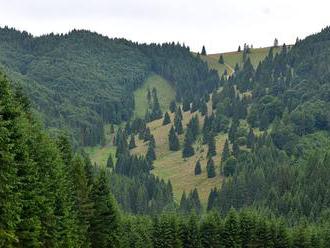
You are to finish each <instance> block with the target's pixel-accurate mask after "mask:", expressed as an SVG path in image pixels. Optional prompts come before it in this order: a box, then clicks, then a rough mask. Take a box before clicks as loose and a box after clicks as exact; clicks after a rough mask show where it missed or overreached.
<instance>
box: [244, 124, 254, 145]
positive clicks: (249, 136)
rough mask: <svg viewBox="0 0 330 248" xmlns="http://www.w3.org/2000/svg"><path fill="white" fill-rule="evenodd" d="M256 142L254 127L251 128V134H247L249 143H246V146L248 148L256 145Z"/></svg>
mask: <svg viewBox="0 0 330 248" xmlns="http://www.w3.org/2000/svg"><path fill="white" fill-rule="evenodd" d="M254 142H255V135H254V132H253V129H252V128H250V131H249V134H248V136H247V144H246V146H247V147H248V148H252V147H253V146H254Z"/></svg>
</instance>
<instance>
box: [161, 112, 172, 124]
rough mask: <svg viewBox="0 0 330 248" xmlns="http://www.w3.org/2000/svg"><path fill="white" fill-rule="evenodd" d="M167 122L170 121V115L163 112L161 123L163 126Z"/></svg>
mask: <svg viewBox="0 0 330 248" xmlns="http://www.w3.org/2000/svg"><path fill="white" fill-rule="evenodd" d="M169 123H171V118H170V115H169V114H168V113H167V112H165V115H164V119H163V125H164V126H165V125H167V124H169Z"/></svg>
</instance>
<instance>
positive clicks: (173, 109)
mask: <svg viewBox="0 0 330 248" xmlns="http://www.w3.org/2000/svg"><path fill="white" fill-rule="evenodd" d="M169 108H170V111H171V113H175V111H176V103H175V101H174V100H173V101H171V103H170V107H169Z"/></svg>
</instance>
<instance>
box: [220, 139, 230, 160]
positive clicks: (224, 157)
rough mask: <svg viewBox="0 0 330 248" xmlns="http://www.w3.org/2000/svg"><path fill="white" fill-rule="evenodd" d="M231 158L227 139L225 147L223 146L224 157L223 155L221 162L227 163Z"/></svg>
mask: <svg viewBox="0 0 330 248" xmlns="http://www.w3.org/2000/svg"><path fill="white" fill-rule="evenodd" d="M229 156H230V151H229V143H228V140H227V139H226V141H225V145H224V146H223V150H222V155H221V162H224V161H226V160H227V159H228V158H229Z"/></svg>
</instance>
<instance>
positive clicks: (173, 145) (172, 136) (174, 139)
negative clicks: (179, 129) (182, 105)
mask: <svg viewBox="0 0 330 248" xmlns="http://www.w3.org/2000/svg"><path fill="white" fill-rule="evenodd" d="M168 145H169V150H170V151H178V150H179V149H180V143H179V138H178V136H177V135H176V133H175V130H174V127H173V126H172V127H171V129H170V132H169V135H168Z"/></svg>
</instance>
